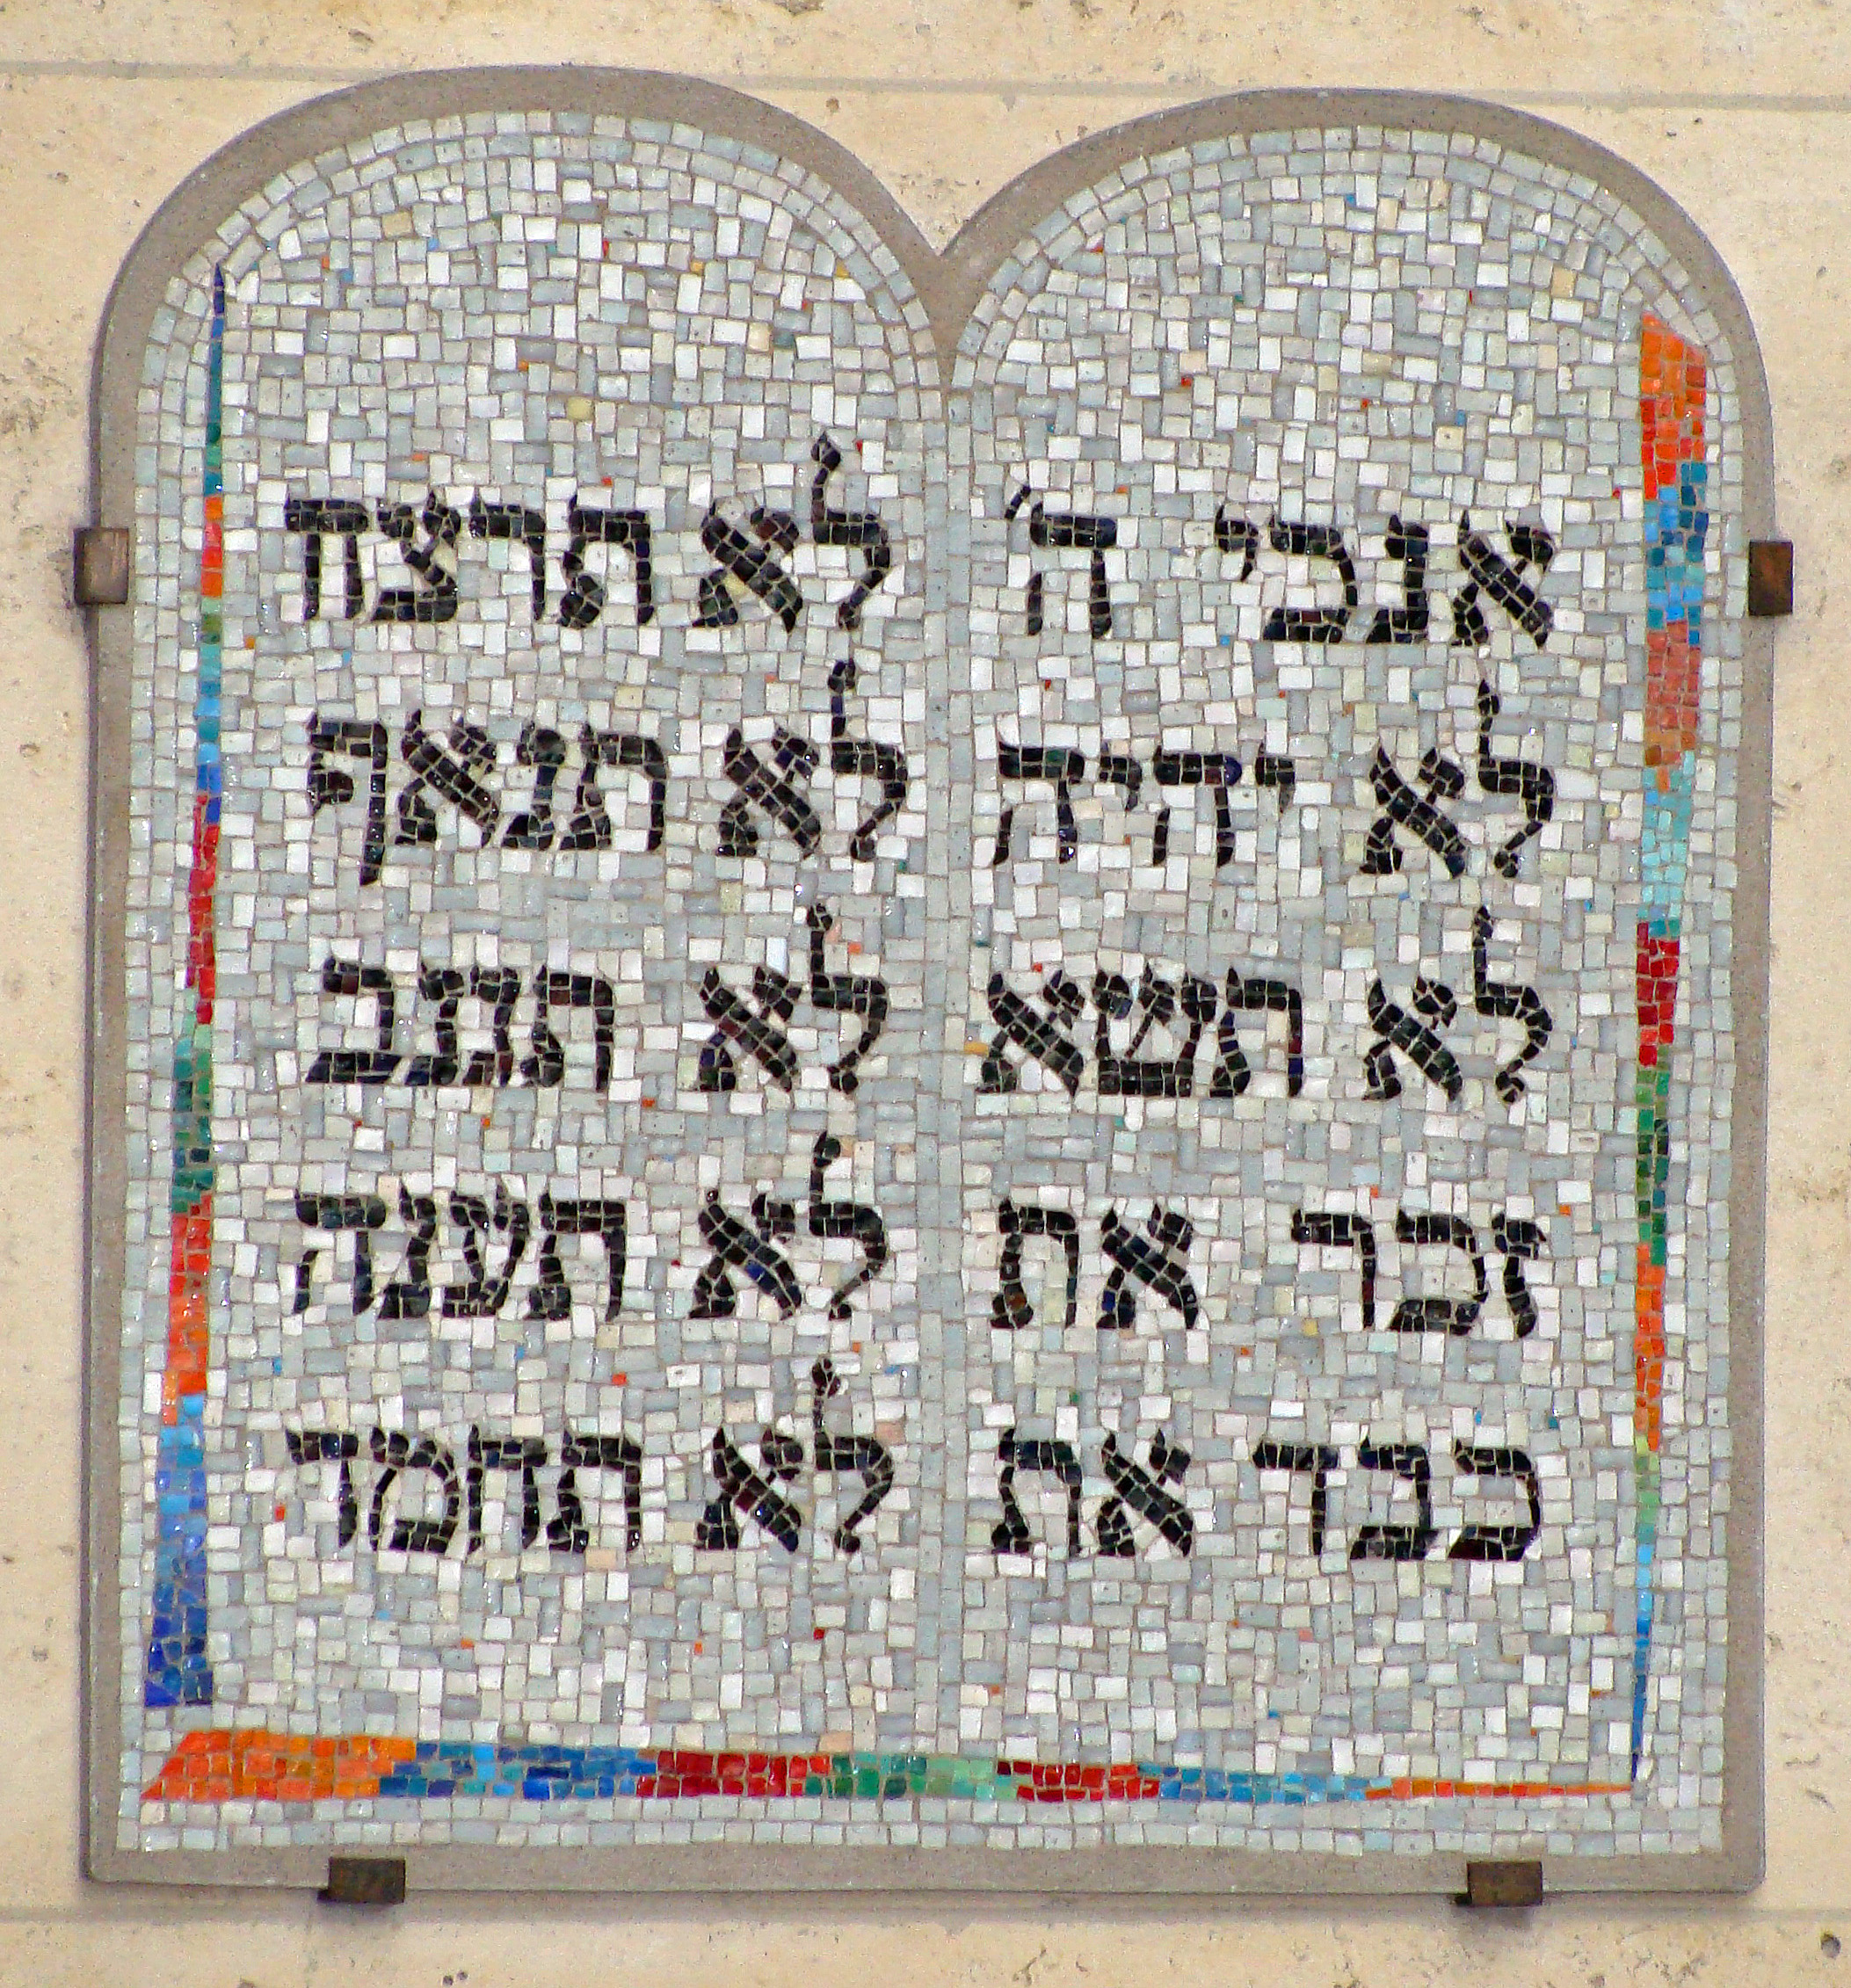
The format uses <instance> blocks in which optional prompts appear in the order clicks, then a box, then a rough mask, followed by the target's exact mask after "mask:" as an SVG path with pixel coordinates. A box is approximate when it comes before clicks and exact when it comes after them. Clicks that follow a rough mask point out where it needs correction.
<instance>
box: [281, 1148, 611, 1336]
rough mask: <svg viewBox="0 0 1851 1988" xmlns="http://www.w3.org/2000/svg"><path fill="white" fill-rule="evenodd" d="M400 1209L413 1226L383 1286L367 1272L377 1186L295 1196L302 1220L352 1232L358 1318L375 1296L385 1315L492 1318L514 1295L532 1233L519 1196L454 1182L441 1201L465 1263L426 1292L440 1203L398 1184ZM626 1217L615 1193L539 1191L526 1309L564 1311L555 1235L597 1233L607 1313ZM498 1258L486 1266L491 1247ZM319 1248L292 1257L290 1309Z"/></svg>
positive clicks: (338, 1232)
mask: <svg viewBox="0 0 1851 1988" xmlns="http://www.w3.org/2000/svg"><path fill="white" fill-rule="evenodd" d="M398 1208H399V1217H400V1220H401V1221H402V1222H403V1223H404V1224H405V1225H406V1227H407V1228H408V1229H409V1230H410V1231H411V1233H410V1237H409V1239H408V1241H407V1242H406V1244H405V1252H404V1258H403V1262H402V1263H401V1265H400V1267H399V1273H398V1275H396V1277H394V1278H393V1279H392V1280H391V1281H388V1283H387V1284H386V1285H385V1286H384V1288H382V1289H379V1288H375V1285H374V1237H376V1236H377V1235H378V1234H379V1232H380V1231H381V1230H383V1229H384V1228H385V1226H386V1219H387V1211H386V1201H385V1197H384V1196H383V1195H381V1194H297V1195H296V1197H295V1216H296V1220H297V1222H298V1223H301V1226H302V1227H303V1228H304V1229H309V1230H325V1231H327V1232H328V1233H329V1234H330V1235H333V1236H336V1237H339V1236H343V1235H351V1236H352V1238H353V1242H352V1269H351V1271H350V1273H349V1277H348V1282H349V1288H350V1292H351V1298H352V1310H353V1316H354V1317H356V1318H358V1317H362V1316H364V1314H366V1313H367V1312H368V1311H370V1310H372V1309H373V1306H374V1302H378V1304H379V1307H380V1314H381V1317H386V1318H423V1317H427V1316H428V1315H429V1314H430V1312H431V1310H432V1306H433V1304H435V1305H436V1306H437V1308H438V1310H439V1313H440V1315H441V1316H442V1317H446V1318H490V1317H497V1316H498V1315H499V1314H500V1313H501V1312H502V1311H503V1310H505V1309H506V1307H507V1303H508V1301H509V1299H510V1297H511V1296H512V1295H513V1286H514V1273H515V1272H516V1270H517V1269H518V1268H519V1265H520V1262H521V1259H523V1257H524V1256H525V1255H526V1249H527V1244H528V1243H529V1242H530V1241H531V1240H532V1237H533V1233H534V1223H533V1215H532V1211H531V1210H530V1209H529V1208H528V1206H527V1204H526V1202H525V1201H520V1200H518V1199H516V1198H515V1197H514V1196H512V1195H511V1194H509V1193H508V1191H507V1188H506V1186H504V1184H503V1183H501V1182H499V1181H497V1183H496V1186H495V1193H494V1196H493V1198H492V1200H491V1199H490V1198H489V1197H488V1196H486V1195H483V1194H464V1193H462V1192H461V1191H460V1190H455V1189H453V1190H452V1191H451V1193H450V1194H449V1197H448V1199H447V1201H445V1202H444V1203H443V1204H442V1209H443V1215H444V1216H445V1218H446V1225H447V1228H448V1230H449V1231H450V1232H451V1233H452V1234H453V1235H454V1237H456V1239H457V1244H458V1247H459V1248H460V1250H461V1253H462V1259H463V1262H464V1265H465V1266H466V1267H467V1269H468V1278H467V1280H466V1281H464V1282H462V1283H461V1284H448V1285H445V1286H443V1287H442V1288H441V1290H440V1291H433V1289H432V1283H431V1273H430V1265H431V1255H432V1250H433V1248H434V1247H435V1244H436V1238H437V1236H438V1233H439V1201H438V1198H437V1197H436V1196H435V1195H431V1194H411V1193H410V1191H409V1190H407V1189H404V1188H403V1187H402V1188H401V1189H400V1190H399V1199H398ZM626 1234H627V1216H626V1211H625V1207H624V1204H623V1203H622V1202H621V1201H578V1200H573V1201H566V1200H555V1198H554V1197H553V1195H551V1194H547V1193H542V1194H541V1197H540V1252H539V1257H538V1265H539V1273H540V1281H539V1282H538V1283H537V1284H535V1285H534V1287H533V1288H532V1289H531V1290H530V1291H529V1292H528V1295H527V1306H526V1316H527V1317H529V1318H565V1317H570V1315H571V1310H572V1292H571V1286H570V1282H569V1281H568V1280H567V1277H566V1273H565V1265H564V1261H563V1259H562V1256H561V1252H560V1246H559V1244H560V1238H561V1237H564V1236H571V1237H578V1238H580V1239H581V1241H584V1240H587V1239H590V1238H593V1237H595V1238H596V1239H597V1241H598V1242H599V1244H600V1245H601V1246H602V1249H603V1252H604V1264H605V1294H604V1302H603V1306H602V1310H603V1315H604V1316H605V1317H615V1316H616V1314H617V1312H618V1310H620V1308H621V1305H622V1303H623V1284H624V1273H625V1267H626V1263H625V1258H626V1248H625V1244H626ZM497 1252H498V1255H499V1261H498V1262H495V1263H493V1264H492V1265H491V1263H490V1257H491V1254H495V1253H497ZM322 1254H323V1251H322V1249H321V1248H320V1247H319V1246H317V1247H316V1248H313V1249H307V1250H304V1251H303V1252H302V1254H301V1258H300V1259H298V1261H297V1263H296V1266H295V1292H294V1298H293V1300H292V1302H291V1306H290V1310H292V1312H298V1313H299V1312H304V1311H307V1310H308V1307H309V1304H310V1302H312V1300H313V1295H314V1281H315V1270H316V1264H317V1263H318V1262H319V1261H320V1259H321V1257H322Z"/></svg>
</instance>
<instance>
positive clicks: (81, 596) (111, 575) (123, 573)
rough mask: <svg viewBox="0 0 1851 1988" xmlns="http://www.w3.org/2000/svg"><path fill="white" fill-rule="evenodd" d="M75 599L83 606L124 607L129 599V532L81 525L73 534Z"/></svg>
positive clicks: (72, 557)
mask: <svg viewBox="0 0 1851 1988" xmlns="http://www.w3.org/2000/svg"><path fill="white" fill-rule="evenodd" d="M70 564H71V578H70V592H71V599H73V600H75V601H76V604H77V606H79V607H120V606H123V605H124V604H125V603H126V602H127V599H128V578H129V542H128V533H127V531H125V530H124V529H123V528H122V526H120V525H80V526H78V527H77V529H76V531H75V532H74V533H72V534H71V548H70Z"/></svg>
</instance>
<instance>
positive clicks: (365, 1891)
mask: <svg viewBox="0 0 1851 1988" xmlns="http://www.w3.org/2000/svg"><path fill="white" fill-rule="evenodd" d="M316 1897H317V1898H319V1899H320V1900H321V1902H322V1903H323V1905H403V1904H404V1902H405V1860H404V1859H403V1857H330V1858H329V1860H328V1882H327V1883H326V1884H324V1885H323V1887H322V1889H321V1890H319V1891H317V1892H316Z"/></svg>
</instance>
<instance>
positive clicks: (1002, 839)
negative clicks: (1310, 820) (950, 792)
mask: <svg viewBox="0 0 1851 1988" xmlns="http://www.w3.org/2000/svg"><path fill="white" fill-rule="evenodd" d="M996 752H997V779H998V782H999V783H1002V784H1005V785H1010V786H1015V785H1022V784H1027V783H1031V782H1038V783H1041V784H1044V785H1046V786H1049V787H1052V788H1053V789H1054V829H1055V853H1056V860H1058V861H1060V862H1063V863H1071V862H1073V861H1074V860H1076V859H1077V858H1078V854H1079V824H1078V820H1077V819H1076V817H1075V816H1074V812H1073V790H1074V788H1075V787H1079V786H1082V785H1084V784H1085V783H1086V755H1085V753H1084V752H1082V751H1080V750H1079V748H1078V746H1074V745H1020V744H1016V745H1012V744H1010V742H1009V741H1008V740H1007V739H1005V738H1002V737H998V740H997V742H996ZM1242 772H1243V767H1242V764H1241V761H1240V759H1239V758H1238V757H1237V756H1236V755H1235V754H1233V753H1231V752H1183V751H1159V752H1156V753H1154V754H1153V755H1152V756H1151V784H1152V785H1153V786H1154V787H1156V788H1157V790H1158V793H1159V794H1166V793H1169V792H1172V791H1174V790H1175V789H1177V788H1179V787H1184V788H1187V787H1206V788H1208V789H1209V791H1210V792H1211V793H1212V794H1214V796H1215V867H1216V869H1217V870H1221V869H1224V868H1226V867H1227V866H1228V865H1229V864H1230V863H1231V862H1232V861H1233V860H1234V850H1235V836H1234V813H1233V806H1232V803H1231V802H1230V800H1229V798H1228V796H1229V794H1230V793H1231V791H1232V790H1233V789H1234V788H1235V787H1237V786H1238V784H1239V782H1240V779H1241V775H1242ZM1297 780H1298V774H1297V768H1296V765H1294V763H1293V762H1292V761H1291V760H1290V759H1288V758H1286V756H1285V755H1284V754H1283V753H1278V752H1260V753H1259V754H1258V755H1257V756H1256V757H1255V758H1254V761H1253V784H1254V786H1255V787H1265V788H1269V789H1271V790H1272V792H1273V793H1274V794H1276V795H1277V796H1278V799H1279V805H1280V807H1281V809H1283V808H1285V807H1287V806H1288V804H1289V803H1290V802H1291V800H1292V797H1293V794H1294V793H1295V792H1296V787H1297ZM1092 784H1093V785H1095V786H1100V787H1116V788H1117V789H1118V790H1119V792H1120V794H1121V797H1122V800H1123V802H1124V807H1125V809H1126V812H1127V813H1129V812H1130V811H1131V810H1132V809H1135V808H1136V806H1137V804H1138V800H1139V797H1140V795H1141V794H1142V793H1143V785H1144V771H1143V765H1142V764H1141V763H1140V762H1139V760H1138V759H1137V758H1136V756H1135V755H1134V754H1133V753H1131V752H1129V751H1123V752H1119V751H1107V752H1103V753H1101V754H1100V760H1099V768H1098V771H1097V773H1095V774H1094V775H1093V778H1092ZM1018 805H1019V804H1018V803H1016V802H1007V803H1005V806H1004V808H1003V810H1002V813H1001V816H1000V818H999V819H998V823H997V831H996V843H995V846H994V847H993V848H992V850H991V856H990V866H991V868H992V869H998V868H1000V867H1002V865H1003V864H1005V862H1007V861H1008V860H1010V856H1011V853H1012V849H1013V839H1014V831H1015V817H1016V812H1017V807H1018ZM1169 855H1170V803H1169V802H1168V801H1165V802H1162V803H1161V804H1160V805H1159V807H1158V812H1157V821H1156V824H1155V826H1154V827H1153V828H1152V830H1151V863H1152V865H1154V866H1155V867H1158V868H1161V867H1162V866H1163V865H1164V864H1165V863H1166V862H1167V861H1168V860H1169Z"/></svg>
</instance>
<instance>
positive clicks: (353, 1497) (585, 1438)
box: [279, 1427, 642, 1558]
mask: <svg viewBox="0 0 1851 1988" xmlns="http://www.w3.org/2000/svg"><path fill="white" fill-rule="evenodd" d="M283 1435H284V1440H285V1442H286V1443H287V1446H288V1451H289V1461H290V1462H291V1464H292V1465H293V1466H294V1468H295V1469H298V1470H301V1469H308V1468H310V1467H311V1466H313V1465H316V1464H326V1463H337V1464H338V1465H339V1490H338V1505H337V1508H336V1509H337V1519H338V1542H339V1544H340V1545H341V1546H343V1547H346V1546H349V1545H351V1544H352V1542H353V1541H354V1539H355V1537H356V1536H357V1535H358V1533H359V1494H358V1492H357V1491H356V1490H355V1486H354V1473H355V1469H356V1466H357V1464H358V1463H359V1457H360V1441H359V1436H358V1435H357V1434H355V1433H353V1432H352V1431H351V1430H324V1429H286V1430H285V1431H284V1432H283ZM549 1456H550V1452H549V1451H548V1447H547V1444H546V1442H545V1440H544V1439H542V1438H541V1437H539V1436H499V1435H493V1434H485V1433H483V1430H482V1429H480V1428H479V1427H472V1428H471V1429H470V1431H469V1433H468V1447H467V1449H466V1452H465V1459H464V1469H463V1471H462V1473H461V1477H460V1478H459V1475H458V1471H457V1468H456V1453H455V1451H454V1449H452V1448H450V1447H447V1446H446V1445H445V1444H444V1443H442V1442H440V1441H439V1440H438V1439H437V1438H436V1437H435V1436H429V1435H426V1436H419V1437H417V1438H413V1437H411V1436H410V1435H407V1434H406V1433H403V1431H401V1430H396V1429H395V1430H391V1431H388V1430H385V1429H374V1430H373V1431H372V1432H371V1433H369V1435H368V1437H367V1457H368V1458H369V1459H370V1461H371V1462H372V1465H373V1469H374V1483H373V1487H372V1498H371V1500H370V1502H369V1505H368V1507H367V1544H368V1545H369V1546H371V1547H372V1548H374V1549H375V1550H380V1549H383V1550H384V1551H386V1552H388V1553H425V1554H431V1555H433V1556H442V1555H444V1554H446V1553H447V1552H448V1551H449V1550H450V1547H451V1544H452V1542H454V1540H455V1538H456V1535H457V1532H458V1528H459V1522H460V1521H461V1520H463V1518H464V1516H465V1513H467V1525H466V1526H465V1527H464V1528H463V1541H464V1544H463V1556H464V1557H465V1558H468V1556H470V1555H472V1554H476V1553H481V1552H483V1550H484V1549H486V1547H487V1544H488V1541H487V1536H486V1532H485V1527H484V1517H485V1512H486V1507H487V1484H488V1480H489V1478H490V1476H491V1475H492V1476H497V1477H504V1478H508V1479H512V1482H513V1484H515V1485H516V1486H517V1487H518V1490H519V1501H518V1507H517V1508H518V1510H519V1520H520V1544H521V1549H522V1550H523V1551H525V1550H526V1549H527V1548H529V1547H532V1546H534V1545H535V1544H537V1543H538V1542H539V1540H540V1536H541V1532H542V1530H544V1532H545V1535H546V1541H547V1545H548V1549H550V1550H551V1551H552V1552H554V1553H557V1554H566V1555H572V1556H579V1557H583V1556H584V1554H585V1553H586V1552H587V1551H588V1550H589V1549H590V1547H591V1544H592V1528H591V1526H590V1524H589V1522H588V1520H587V1519H586V1516H585V1507H584V1498H583V1497H582V1495H581V1493H580V1491H579V1487H578V1476H577V1474H578V1472H580V1471H582V1470H602V1471H609V1472H611V1473H612V1475H613V1478H614V1480H615V1481H616V1483H617V1484H618V1485H619V1486H620V1488H621V1495H622V1498H623V1508H624V1527H623V1538H624V1546H625V1549H626V1550H628V1552H631V1553H634V1552H635V1551H636V1549H638V1548H639V1547H640V1546H641V1545H642V1447H641V1446H640V1445H639V1444H638V1443H637V1442H636V1441H635V1439H634V1438H632V1437H629V1436H626V1435H574V1434H573V1433H571V1432H570V1430H568V1431H567V1432H566V1435H565V1440H564V1441H563V1443H562V1444H561V1446H560V1450H559V1457H558V1462H559V1463H560V1465H562V1466H563V1469H560V1472H559V1476H558V1480H557V1482H556V1484H555V1485H554V1487H553V1498H554V1513H553V1516H552V1517H551V1518H550V1519H547V1520H545V1521H544V1525H543V1526H542V1506H543V1498H542V1494H541V1484H540V1473H541V1470H543V1469H546V1468H547V1467H548V1459H549ZM414 1475H417V1476H424V1477H425V1478H427V1479H428V1480H429V1482H430V1484H431V1485H432V1488H433V1489H434V1491H436V1493H437V1494H438V1495H439V1497H440V1498H442V1500H443V1512H442V1515H441V1516H440V1517H437V1518H431V1517H425V1518H409V1517H407V1516H405V1514H404V1511H403V1502H404V1488H405V1485H406V1484H408V1483H409V1482H410V1478H411V1477H412V1476H414ZM395 1486H396V1487H397V1488H398V1494H399V1495H398V1499H397V1505H398V1510H397V1513H396V1515H395V1517H394V1519H393V1522H392V1525H391V1527H390V1529H389V1531H388V1528H387V1525H386V1519H387V1499H388V1495H389V1494H390V1493H391V1492H392V1491H393V1489H394V1487H395ZM279 1516H280V1513H279Z"/></svg>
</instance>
